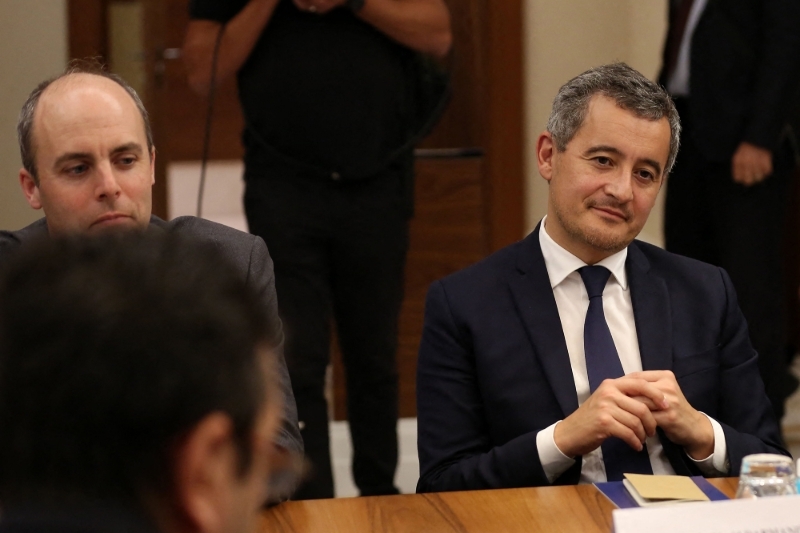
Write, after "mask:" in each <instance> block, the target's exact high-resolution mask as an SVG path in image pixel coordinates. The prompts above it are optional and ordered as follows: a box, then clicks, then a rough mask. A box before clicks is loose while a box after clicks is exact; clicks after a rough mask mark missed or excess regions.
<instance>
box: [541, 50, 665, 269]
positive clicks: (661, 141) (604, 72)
mask: <svg viewBox="0 0 800 533" xmlns="http://www.w3.org/2000/svg"><path fill="white" fill-rule="evenodd" d="M679 137H680V121H679V119H678V113H677V111H676V110H675V106H674V104H673V103H672V100H671V99H670V97H669V95H668V94H667V93H666V91H665V90H664V89H663V88H662V87H659V86H658V85H656V84H655V83H653V82H651V81H650V80H648V79H647V78H645V77H644V76H642V75H641V74H640V73H639V72H636V71H635V70H633V69H632V68H630V67H629V66H627V65H625V64H622V63H617V64H613V65H606V66H602V67H597V68H594V69H591V70H588V71H586V72H584V73H583V74H581V75H579V76H577V77H575V78H573V79H572V80H570V81H569V82H567V83H566V84H565V85H564V86H562V87H561V89H559V91H558V94H557V95H556V98H555V101H554V102H553V109H552V112H551V114H550V119H549V121H548V123H547V131H545V132H544V133H542V134H541V135H540V136H539V140H538V144H537V155H538V161H539V172H540V173H541V175H542V177H544V178H545V179H546V180H547V181H548V182H549V184H550V191H549V198H548V210H547V215H548V217H547V226H546V229H547V232H548V234H550V236H551V237H553V239H554V240H555V241H556V242H557V243H559V244H560V245H561V246H562V247H564V248H566V249H567V250H568V251H570V252H572V253H573V254H574V255H576V256H577V257H579V258H581V259H582V260H584V261H586V262H587V263H590V264H592V263H595V262H597V261H600V260H602V259H603V258H605V257H608V256H609V255H612V254H614V253H616V252H618V251H620V250H622V249H624V248H625V247H626V246H628V244H630V242H631V241H632V240H633V239H634V238H635V237H636V235H638V234H639V232H640V231H641V230H642V227H643V226H644V224H645V222H646V221H647V217H648V216H649V214H650V210H651V209H652V207H653V205H654V204H655V201H656V197H657V196H658V192H659V190H660V189H661V186H662V184H663V183H664V180H665V179H666V176H667V175H668V174H669V172H670V170H671V169H672V165H673V164H674V162H675V157H676V155H677V152H678V145H679Z"/></svg>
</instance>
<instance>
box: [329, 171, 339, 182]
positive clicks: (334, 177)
mask: <svg viewBox="0 0 800 533" xmlns="http://www.w3.org/2000/svg"><path fill="white" fill-rule="evenodd" d="M331 179H332V180H333V181H339V180H340V179H342V175H341V174H339V173H338V172H331Z"/></svg>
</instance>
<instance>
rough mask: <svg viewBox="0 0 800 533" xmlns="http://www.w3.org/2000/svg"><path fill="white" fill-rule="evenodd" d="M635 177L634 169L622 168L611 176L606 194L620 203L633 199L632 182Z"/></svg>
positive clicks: (606, 187)
mask: <svg viewBox="0 0 800 533" xmlns="http://www.w3.org/2000/svg"><path fill="white" fill-rule="evenodd" d="M632 175H633V170H632V169H626V168H620V170H619V172H615V173H614V174H613V175H610V176H609V179H608V182H607V183H606V186H605V191H606V194H608V195H610V196H613V197H614V198H616V199H617V200H618V201H620V202H627V201H630V200H632V199H633V186H632V184H631V180H632V179H633V178H632Z"/></svg>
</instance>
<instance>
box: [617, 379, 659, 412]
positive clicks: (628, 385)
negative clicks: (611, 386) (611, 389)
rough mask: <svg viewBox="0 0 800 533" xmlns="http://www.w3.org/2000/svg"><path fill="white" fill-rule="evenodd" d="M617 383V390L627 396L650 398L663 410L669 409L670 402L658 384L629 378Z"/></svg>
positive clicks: (619, 380)
mask: <svg viewBox="0 0 800 533" xmlns="http://www.w3.org/2000/svg"><path fill="white" fill-rule="evenodd" d="M662 379H663V378H662ZM616 381H617V382H618V383H617V389H618V390H619V391H620V392H622V393H623V394H624V395H626V396H630V397H633V396H644V397H646V398H649V399H650V400H651V401H652V402H653V403H654V404H656V405H658V406H660V408H661V409H666V408H668V407H669V402H668V401H667V397H666V395H665V394H664V391H662V390H661V389H659V388H658V387H657V386H656V383H657V382H655V383H653V382H650V381H647V380H645V379H637V378H628V376H626V377H625V378H620V379H618V380H616Z"/></svg>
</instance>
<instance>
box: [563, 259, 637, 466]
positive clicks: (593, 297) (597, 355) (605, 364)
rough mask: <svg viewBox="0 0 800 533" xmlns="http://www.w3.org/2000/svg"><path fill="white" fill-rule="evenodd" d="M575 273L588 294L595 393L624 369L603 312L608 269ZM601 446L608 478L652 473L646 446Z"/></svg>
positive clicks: (587, 333)
mask: <svg viewBox="0 0 800 533" xmlns="http://www.w3.org/2000/svg"><path fill="white" fill-rule="evenodd" d="M578 272H579V273H580V275H581V278H582V279H583V284H584V285H585V286H586V292H587V293H588V294H589V309H588V310H587V311H586V322H585V324H584V327H583V349H584V352H585V355H586V372H587V374H588V375H589V390H590V392H594V391H595V390H596V389H597V387H599V386H600V384H601V383H602V382H603V380H606V379H616V378H619V377H622V376H624V375H625V372H624V371H623V370H622V363H620V361H619V355H618V354H617V347H616V346H614V339H613V338H612V337H611V331H610V330H609V329H608V323H607V322H606V315H605V313H604V312H603V289H605V287H606V283H607V282H608V278H609V276H611V272H610V271H609V270H608V269H607V268H605V267H601V266H586V267H583V268H581V269H579V270H578ZM601 447H602V449H603V462H604V463H605V466H606V478H607V479H608V481H620V480H622V478H623V474H624V473H626V472H627V473H634V474H652V473H653V470H652V468H651V467H650V458H649V456H648V455H647V448H646V447H643V448H642V451H641V452H637V451H636V450H634V449H633V448H631V447H630V446H628V445H627V444H626V443H625V442H624V441H622V440H620V439H618V438H616V437H611V438H608V439H606V440H605V441H604V442H603V444H602V446H601Z"/></svg>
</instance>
